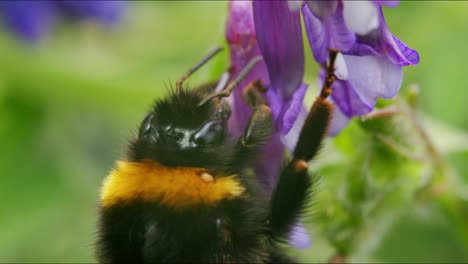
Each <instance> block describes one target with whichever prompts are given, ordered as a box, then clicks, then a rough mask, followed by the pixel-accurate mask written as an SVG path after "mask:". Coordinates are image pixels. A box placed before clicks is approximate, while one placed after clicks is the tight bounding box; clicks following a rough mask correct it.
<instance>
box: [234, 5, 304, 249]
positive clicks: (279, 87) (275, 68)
mask: <svg viewBox="0 0 468 264" xmlns="http://www.w3.org/2000/svg"><path fill="white" fill-rule="evenodd" d="M254 14H255V15H254ZM281 17H284V18H286V19H282V20H281V23H279V21H280V20H279V18H281ZM254 18H255V19H254ZM272 25H274V27H272ZM257 32H260V34H258V33H257ZM278 33H280V34H278ZM226 38H227V41H228V44H229V47H230V57H231V70H232V72H233V74H234V76H233V77H234V78H235V76H236V75H237V74H239V72H240V71H241V70H242V69H243V68H244V67H245V66H246V65H247V63H248V62H249V61H250V60H251V59H252V58H254V57H256V56H259V55H262V54H263V58H264V60H263V61H261V62H260V63H258V64H257V65H256V66H255V67H254V68H253V69H252V71H251V72H250V73H249V74H248V75H247V76H246V78H244V80H243V81H242V83H241V84H240V85H239V88H238V89H236V90H234V94H233V96H232V97H231V98H230V100H231V105H232V106H233V107H232V108H233V109H232V115H231V118H230V120H229V127H230V128H229V130H230V133H231V135H232V136H234V137H238V136H239V135H240V134H241V133H242V132H243V130H244V128H245V127H246V125H247V121H248V118H249V116H250V114H251V110H250V109H249V107H248V106H247V105H246V104H245V103H244V101H243V100H242V93H243V89H245V88H246V86H247V85H248V84H249V83H250V82H252V81H256V80H261V81H262V82H263V83H264V85H265V86H266V87H268V92H267V94H266V97H267V100H268V101H269V105H270V107H271V109H272V112H273V114H274V117H275V120H276V127H277V130H278V132H279V133H277V134H276V135H274V136H273V137H272V139H270V141H269V142H268V143H267V144H266V145H265V147H264V149H263V150H262V151H260V153H263V154H262V155H261V156H260V157H258V159H257V161H256V163H255V167H254V170H255V173H256V175H257V178H258V179H259V182H260V183H261V184H262V185H263V186H264V189H265V191H266V192H267V193H271V192H272V190H273V188H274V186H275V184H276V182H277V178H278V176H279V175H278V173H279V171H280V166H281V164H282V161H283V154H284V144H283V143H282V141H281V140H282V135H284V134H286V132H287V131H288V130H289V129H290V128H291V127H292V125H293V123H294V121H295V119H296V118H297V115H298V113H299V111H300V109H301V107H302V100H303V97H304V94H305V91H306V89H307V86H306V85H304V84H303V83H302V78H303V73H304V54H303V48H302V35H301V24H300V14H299V12H298V11H292V12H291V11H290V10H289V9H288V7H287V2H279V1H277V2H265V3H263V2H262V3H254V5H253V6H252V2H250V1H231V2H230V4H229V17H228V20H227V24H226ZM298 46H299V47H300V48H297V47H298ZM272 153H274V154H273V155H272ZM290 242H291V244H292V245H294V246H297V247H307V246H308V245H309V244H310V239H309V236H308V235H307V232H306V231H305V229H304V228H303V227H302V225H298V226H297V227H296V228H295V230H294V232H293V233H292V236H291V241H290Z"/></svg>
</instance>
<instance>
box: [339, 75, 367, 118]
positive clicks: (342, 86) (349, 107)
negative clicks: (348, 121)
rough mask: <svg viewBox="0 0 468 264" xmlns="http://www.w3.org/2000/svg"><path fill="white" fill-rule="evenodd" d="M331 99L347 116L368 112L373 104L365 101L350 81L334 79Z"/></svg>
mask: <svg viewBox="0 0 468 264" xmlns="http://www.w3.org/2000/svg"><path fill="white" fill-rule="evenodd" d="M332 89H333V93H332V98H333V101H334V102H335V103H336V104H337V105H338V107H339V108H340V110H341V111H342V112H343V113H344V114H345V115H346V116H347V117H349V118H351V117H353V116H360V115H364V114H367V113H368V112H370V111H371V110H372V108H373V106H374V105H370V104H368V103H366V102H365V101H364V100H363V99H362V98H361V96H360V95H359V94H357V93H356V91H355V90H354V87H353V85H352V84H351V82H350V81H342V80H335V82H334V83H333V86H332Z"/></svg>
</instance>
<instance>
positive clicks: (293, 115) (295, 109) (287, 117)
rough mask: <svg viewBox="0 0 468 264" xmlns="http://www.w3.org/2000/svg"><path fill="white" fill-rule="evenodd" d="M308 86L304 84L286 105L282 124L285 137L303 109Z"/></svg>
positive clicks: (282, 132)
mask: <svg viewBox="0 0 468 264" xmlns="http://www.w3.org/2000/svg"><path fill="white" fill-rule="evenodd" d="M307 87H308V85H306V84H302V85H301V87H300V88H299V89H297V91H296V92H295V93H294V94H293V96H292V98H291V99H290V100H289V101H288V102H287V103H286V107H285V108H286V109H285V111H284V114H283V117H282V122H281V125H280V127H281V130H280V132H281V134H282V135H284V134H286V133H288V132H289V130H290V129H291V127H292V126H293V124H294V122H295V121H296V119H297V117H298V116H299V113H300V111H301V108H302V106H303V101H304V96H305V94H306V92H307Z"/></svg>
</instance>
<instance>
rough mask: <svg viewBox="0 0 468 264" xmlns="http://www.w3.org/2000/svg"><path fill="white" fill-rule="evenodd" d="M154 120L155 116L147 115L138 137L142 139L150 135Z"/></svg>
mask: <svg viewBox="0 0 468 264" xmlns="http://www.w3.org/2000/svg"><path fill="white" fill-rule="evenodd" d="M153 118H154V114H153V113H151V114H149V115H147V116H146V117H145V119H144V120H143V122H142V123H141V125H140V130H139V132H138V136H139V137H140V138H141V137H144V136H146V135H148V133H149V132H150V131H151V122H152V121H153Z"/></svg>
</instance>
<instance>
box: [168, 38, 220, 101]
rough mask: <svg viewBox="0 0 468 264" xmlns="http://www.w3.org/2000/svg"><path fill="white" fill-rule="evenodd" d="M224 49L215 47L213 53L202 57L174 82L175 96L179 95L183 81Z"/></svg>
mask: <svg viewBox="0 0 468 264" xmlns="http://www.w3.org/2000/svg"><path fill="white" fill-rule="evenodd" d="M223 49H224V48H223V47H217V48H216V49H214V50H213V51H211V52H210V53H209V54H208V55H207V56H206V57H204V58H203V59H202V60H201V61H199V62H198V63H197V64H196V65H195V66H193V67H192V68H190V69H189V70H188V71H187V72H186V73H185V74H184V75H183V76H182V77H181V78H180V79H179V80H177V82H176V94H180V91H181V90H182V84H183V83H184V81H185V80H187V78H188V77H190V76H191V75H192V74H193V73H194V72H196V71H197V70H198V69H200V68H201V67H202V66H203V65H205V63H207V62H208V61H209V60H210V59H212V58H213V57H214V56H215V55H216V54H218V53H219V52H221V51H222V50H223Z"/></svg>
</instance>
